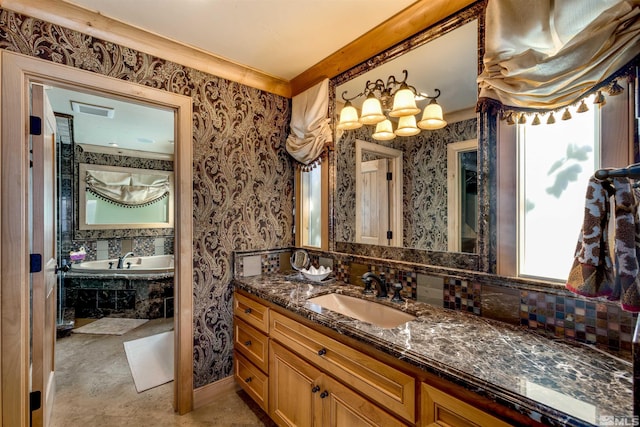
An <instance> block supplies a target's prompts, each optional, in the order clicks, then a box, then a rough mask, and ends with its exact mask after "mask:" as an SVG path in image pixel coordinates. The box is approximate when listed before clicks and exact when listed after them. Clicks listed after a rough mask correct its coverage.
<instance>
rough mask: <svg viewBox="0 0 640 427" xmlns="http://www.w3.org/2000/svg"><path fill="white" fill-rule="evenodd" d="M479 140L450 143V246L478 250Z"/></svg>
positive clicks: (462, 249) (452, 248) (460, 250)
mask: <svg viewBox="0 0 640 427" xmlns="http://www.w3.org/2000/svg"><path fill="white" fill-rule="evenodd" d="M477 159H478V140H476V139H472V140H468V141H461V142H455V143H452V144H449V145H448V146H447V193H448V203H447V211H448V218H447V228H448V249H449V251H455V252H470V253H473V252H476V242H477V232H478V180H477V170H478V167H477V164H478V160H477Z"/></svg>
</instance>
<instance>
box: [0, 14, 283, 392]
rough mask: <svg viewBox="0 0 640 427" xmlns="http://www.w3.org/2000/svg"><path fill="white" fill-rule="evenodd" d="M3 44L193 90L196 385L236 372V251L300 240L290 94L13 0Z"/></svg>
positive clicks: (0, 29) (0, 34) (0, 28)
mask: <svg viewBox="0 0 640 427" xmlns="http://www.w3.org/2000/svg"><path fill="white" fill-rule="evenodd" d="M0 48H2V49H7V50H11V51H15V52H20V53H23V54H26V55H30V56H34V57H38V58H41V59H44V60H48V61H52V62H56V63H61V64H66V65H69V66H72V67H76V68H80V69H84V70H88V71H92V72H95V73H100V74H104V75H108V76H111V77H115V78H119V79H123V80H127V81H131V82H135V83H138V84H141V85H145V86H150V87H154V88H158V89H162V90H166V91H170V92H174V93H180V94H182V95H187V96H190V97H191V98H192V99H193V191H194V196H193V208H194V215H193V231H194V241H193V250H194V260H193V277H194V295H193V297H194V325H193V326H194V334H195V335H194V386H195V387H201V386H203V385H206V384H208V383H211V382H213V381H216V380H219V379H222V378H224V377H227V376H229V375H231V374H232V347H233V340H232V333H233V328H232V309H231V297H232V288H231V285H230V284H231V278H232V266H233V264H232V262H233V260H232V254H233V251H234V250H248V249H264V248H277V247H288V246H291V245H292V244H293V235H292V229H293V171H294V167H293V166H292V163H291V161H290V159H289V157H288V155H287V153H286V151H285V148H284V142H285V139H286V134H287V131H288V123H289V117H290V114H291V110H290V103H289V100H288V99H286V98H283V97H280V96H277V95H273V94H269V93H266V92H263V91H260V90H257V89H253V88H249V87H247V86H244V85H241V84H238V83H235V82H231V81H228V80H225V79H222V78H219V77H216V76H213V75H210V74H207V73H203V72H201V71H198V70H195V69H191V68H188V67H185V66H182V65H180V64H177V63H175V62H171V61H169V60H166V59H161V58H157V57H153V56H150V55H148V54H145V53H142V52H138V51H135V50H132V49H130V48H127V47H125V46H119V45H116V44H113V43H110V42H106V41H103V40H99V39H96V38H94V37H91V36H89V35H86V34H82V33H79V32H76V31H71V30H68V29H65V28H62V27H60V26H58V25H53V24H50V23H47V22H43V21H41V20H37V19H32V18H29V17H26V16H23V15H20V14H17V13H14V12H11V11H8V10H5V9H0Z"/></svg>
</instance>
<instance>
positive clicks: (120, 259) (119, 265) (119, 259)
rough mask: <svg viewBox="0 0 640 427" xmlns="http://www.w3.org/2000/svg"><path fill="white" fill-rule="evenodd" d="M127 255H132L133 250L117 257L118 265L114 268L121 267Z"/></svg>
mask: <svg viewBox="0 0 640 427" xmlns="http://www.w3.org/2000/svg"><path fill="white" fill-rule="evenodd" d="M128 256H133V252H127V253H126V254H124V255H122V256H121V257H120V258H118V266H117V267H116V268H123V264H124V259H125V258H126V257H128Z"/></svg>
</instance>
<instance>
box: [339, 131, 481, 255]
mask: <svg viewBox="0 0 640 427" xmlns="http://www.w3.org/2000/svg"><path fill="white" fill-rule="evenodd" d="M372 130H373V127H371V126H363V127H362V128H360V129H357V130H355V131H347V132H345V133H344V134H343V135H342V137H341V138H340V140H339V141H338V142H337V143H336V147H337V148H336V153H337V155H336V162H337V175H336V188H337V190H336V206H335V224H336V225H335V227H336V228H335V230H336V241H338V242H352V243H353V242H355V234H356V233H355V225H356V224H355V216H354V215H353V212H355V211H356V206H355V204H356V194H355V193H356V189H355V187H356V177H355V140H356V139H360V140H364V141H368V142H374V143H376V144H380V145H384V146H387V147H391V148H395V149H397V150H401V151H402V152H403V153H404V154H403V163H404V164H403V168H402V170H403V191H402V192H403V213H404V221H403V229H404V230H403V233H404V247H406V248H412V249H423V250H431V251H447V247H448V243H447V144H450V143H452V142H458V141H465V140H468V139H475V138H477V135H478V133H477V120H476V119H469V120H463V121H460V122H455V123H450V124H448V125H447V126H446V127H445V128H443V129H439V130H435V131H424V132H421V133H420V134H418V135H416V136H412V137H400V138H396V139H393V140H391V141H376V140H374V139H373V138H372V137H371V133H372Z"/></svg>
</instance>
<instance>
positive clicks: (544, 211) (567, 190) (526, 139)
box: [517, 101, 600, 280]
mask: <svg viewBox="0 0 640 427" xmlns="http://www.w3.org/2000/svg"><path fill="white" fill-rule="evenodd" d="M587 102H588V101H587ZM599 112H600V109H599V108H592V109H591V110H590V111H587V112H584V113H576V112H575V109H574V111H572V117H573V118H572V119H570V120H558V121H557V122H556V123H554V124H552V125H547V124H540V125H538V126H533V125H531V124H529V123H527V124H518V125H517V127H518V129H517V140H518V147H517V150H518V182H519V186H518V191H517V194H518V212H519V217H518V273H519V274H518V275H519V276H533V277H546V278H550V279H556V280H564V279H566V278H567V277H568V274H569V269H570V268H571V264H572V262H573V255H574V252H575V247H576V242H577V238H578V233H579V229H580V225H581V224H582V220H583V218H584V196H585V190H586V188H587V183H588V181H589V178H590V177H591V175H593V172H594V171H595V170H596V169H598V168H600V156H599V152H600V133H599V124H600V114H599Z"/></svg>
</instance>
